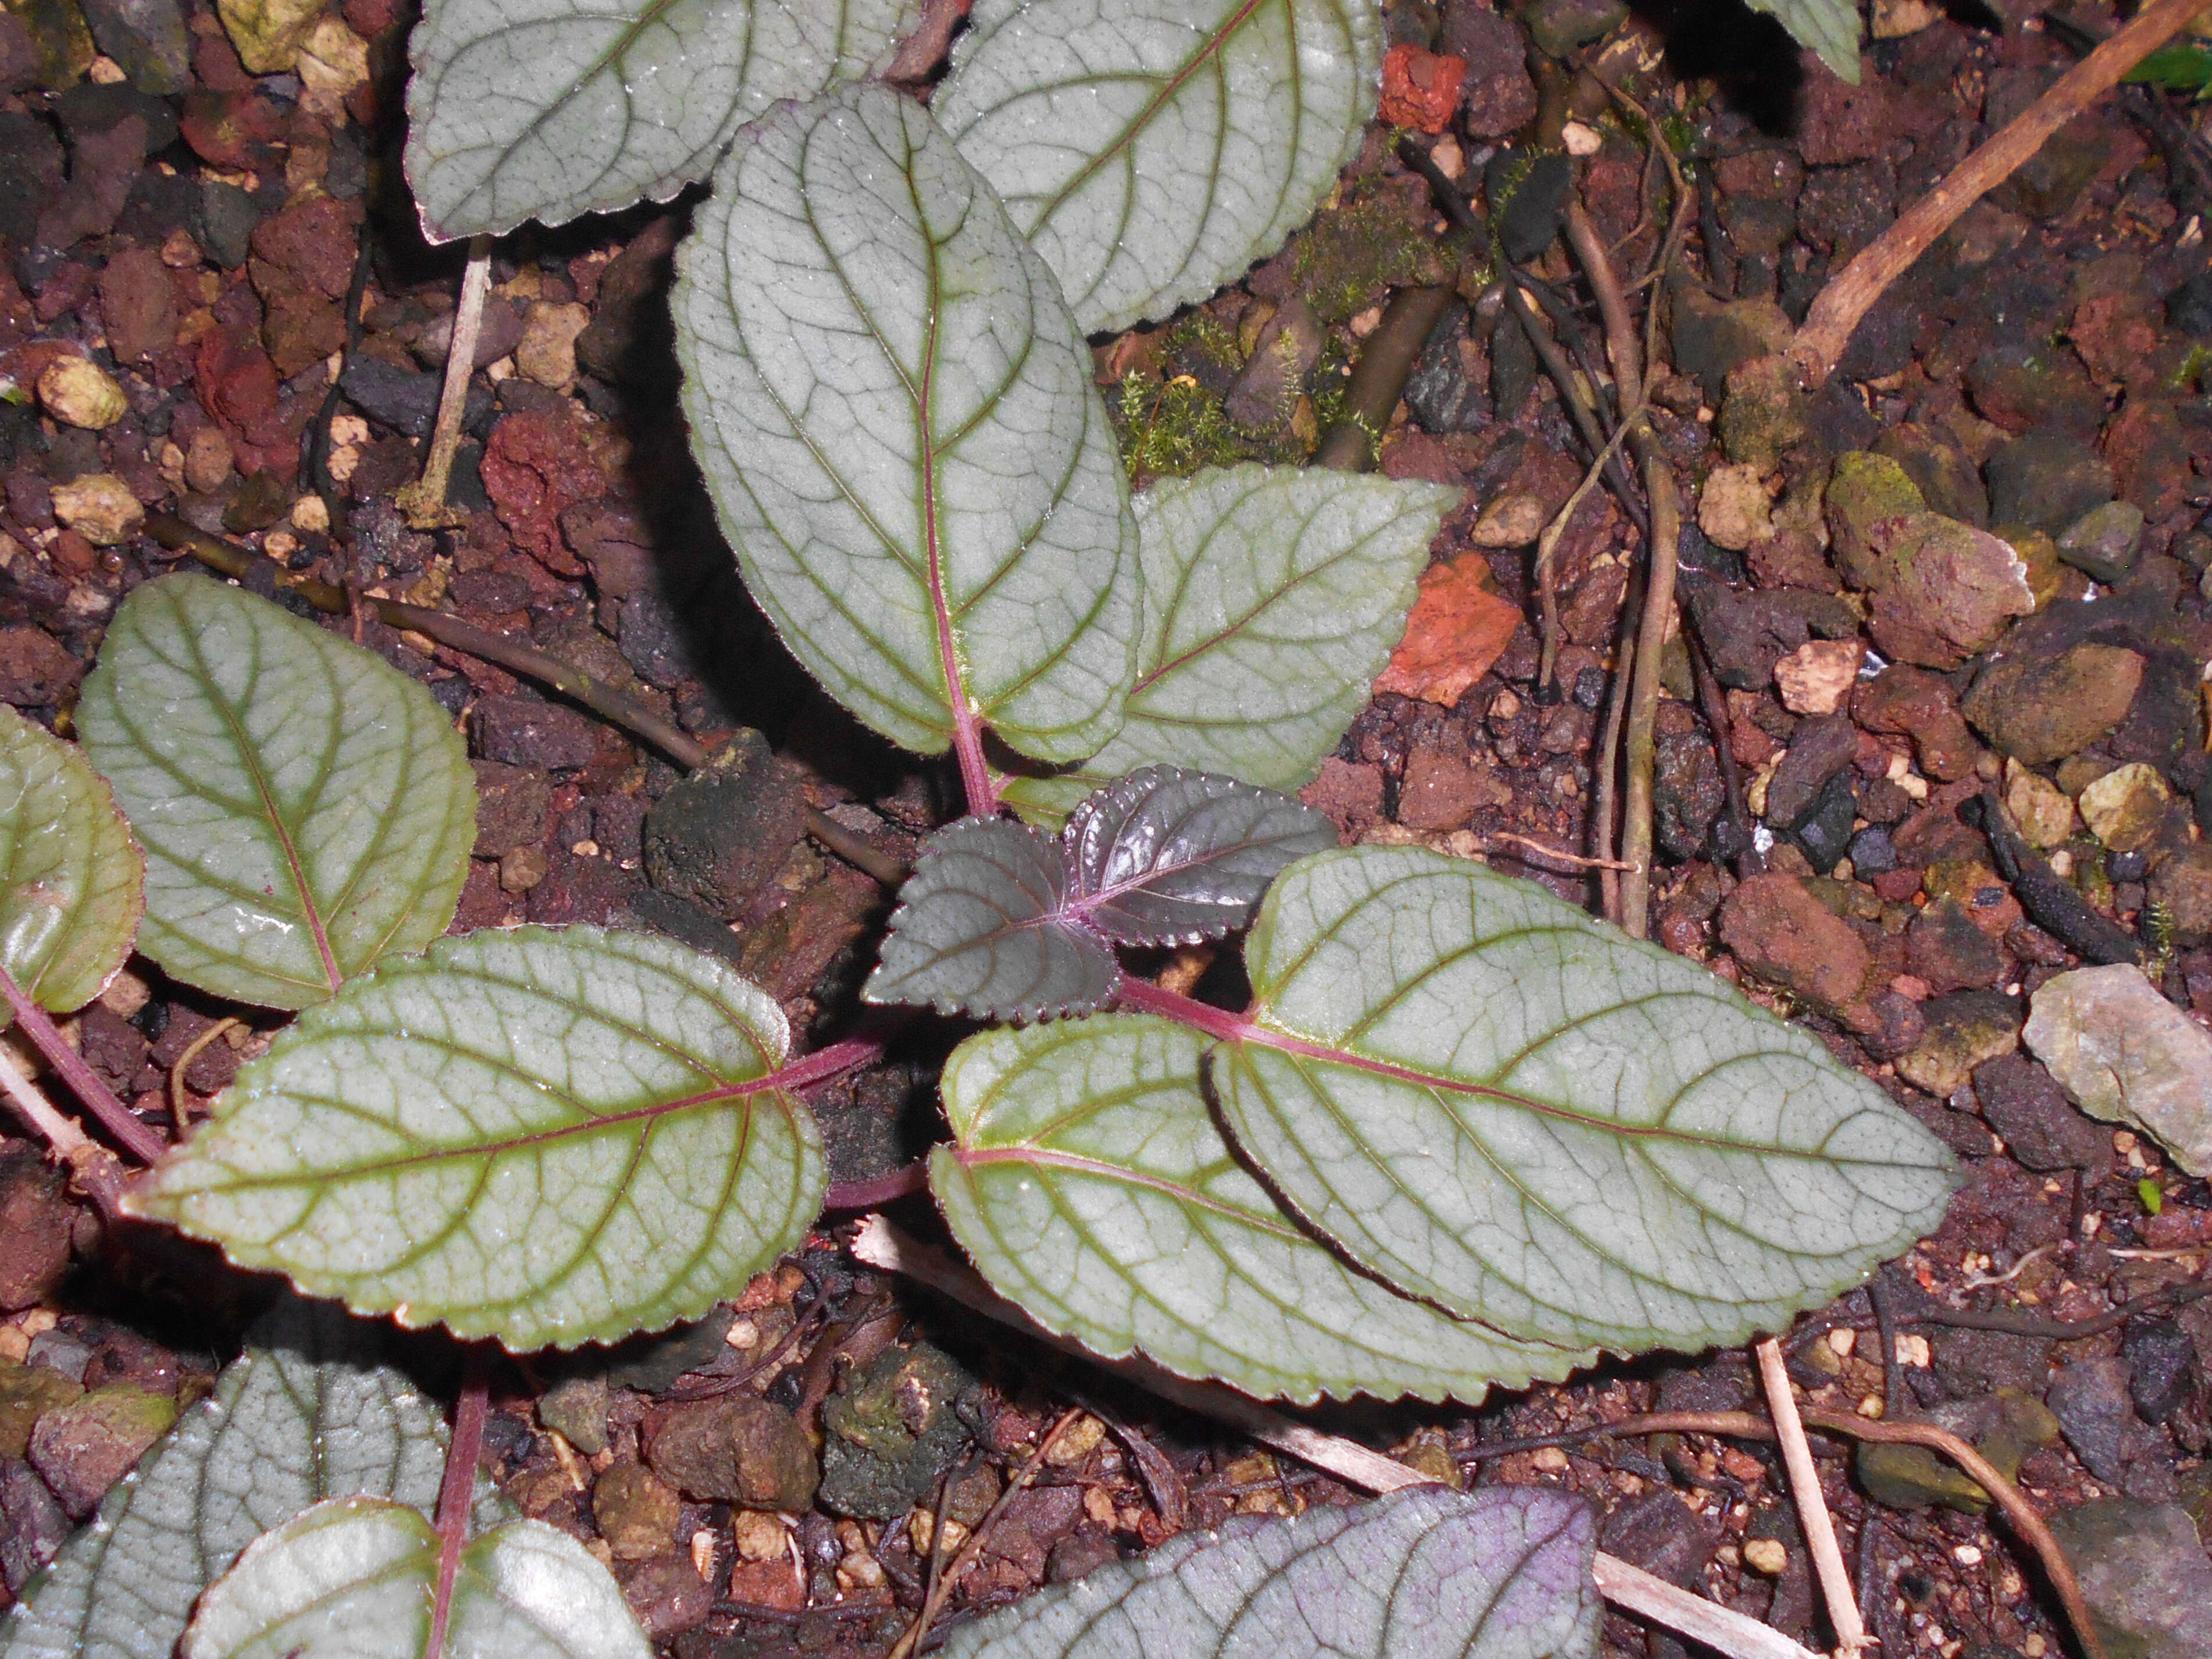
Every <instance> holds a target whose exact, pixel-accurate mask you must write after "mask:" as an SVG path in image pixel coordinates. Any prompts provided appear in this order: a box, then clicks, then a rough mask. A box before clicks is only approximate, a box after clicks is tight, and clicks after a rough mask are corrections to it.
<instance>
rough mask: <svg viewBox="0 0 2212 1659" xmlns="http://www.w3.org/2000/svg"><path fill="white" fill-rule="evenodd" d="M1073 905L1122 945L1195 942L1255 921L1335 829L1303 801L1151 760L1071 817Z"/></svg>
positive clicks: (1332, 841)
mask: <svg viewBox="0 0 2212 1659" xmlns="http://www.w3.org/2000/svg"><path fill="white" fill-rule="evenodd" d="M1064 841H1065V844H1066V852H1067V865H1068V871H1069V874H1070V877H1071V878H1072V880H1073V887H1074V892H1073V896H1072V897H1073V904H1074V905H1075V907H1076V908H1079V910H1080V911H1081V912H1082V913H1083V915H1084V917H1085V920H1086V921H1089V922H1090V923H1091V926H1092V927H1095V928H1097V930H1098V931H1099V932H1100V933H1104V934H1106V935H1107V936H1108V937H1109V938H1110V939H1119V940H1121V942H1122V943H1124V944H1127V945H1190V944H1195V943H1196V942H1197V941H1198V940H1200V939H1218V938H1219V937H1220V936H1221V935H1222V934H1224V933H1229V932H1231V931H1232V930H1233V929H1236V928H1238V927H1243V926H1245V925H1246V924H1247V923H1249V921H1251V920H1252V912H1253V910H1254V909H1255V908H1257V907H1258V905H1259V902H1260V896H1261V894H1262V893H1264V892H1266V891H1267V884H1268V883H1269V882H1271V881H1273V879H1274V878H1275V874H1276V872H1278V871H1279V870H1280V869H1281V868H1282V867H1283V866H1285V865H1286V864H1288V863H1290V861H1291V860H1293V859H1297V858H1303V857H1304V856H1305V855H1306V854H1308V853H1319V852H1323V851H1326V850H1327V849H1328V848H1332V847H1334V846H1335V845H1336V826H1335V825H1334V824H1333V823H1330V822H1329V821H1328V818H1327V817H1324V816H1323V815H1322V814H1321V813H1319V812H1316V811H1314V809H1313V808H1312V807H1310V806H1308V805H1305V804H1304V802H1303V801H1300V800H1297V799H1293V798H1292V797H1291V796H1289V795H1280V794H1277V793H1275V792H1274V791H1273V790H1272V789H1257V788H1255V787H1253V786H1252V785H1250V784H1249V783H1239V782H1237V780H1236V779H1234V778H1225V777H1222V776H1220V775H1218V774H1214V773H1208V772H1190V771H1186V770H1184V769H1182V768H1181V767H1179V766H1147V767H1146V768H1145V769H1143V770H1142V771H1140V772H1132V773H1131V774H1129V775H1128V776H1127V777H1126V778H1116V779H1115V781H1113V782H1112V783H1109V784H1108V785H1107V786H1106V787H1104V788H1103V789H1101V790H1100V791H1099V792H1098V793H1097V794H1095V795H1093V796H1091V798H1090V799H1088V800H1086V801H1085V802H1084V803H1083V805H1080V806H1079V807H1077V808H1076V809H1075V811H1073V813H1071V814H1070V815H1069V817H1068V820H1067V829H1066V832H1065V835H1064Z"/></svg>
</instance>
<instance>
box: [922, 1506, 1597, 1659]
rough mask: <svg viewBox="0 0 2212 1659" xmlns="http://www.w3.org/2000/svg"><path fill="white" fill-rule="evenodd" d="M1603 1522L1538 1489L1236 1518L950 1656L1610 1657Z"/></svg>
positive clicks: (976, 1636) (958, 1634) (1042, 1602)
mask: <svg viewBox="0 0 2212 1659" xmlns="http://www.w3.org/2000/svg"><path fill="white" fill-rule="evenodd" d="M1596 1537H1597V1522H1596V1517H1595V1516H1594V1515H1592V1513H1591V1512H1590V1509H1589V1505H1588V1504H1584V1503H1583V1501H1582V1500H1581V1499H1580V1498H1571V1497H1569V1496H1568V1495H1567V1494H1565V1493H1564V1492H1550V1491H1547V1490H1545V1489H1543V1488H1541V1487H1537V1486H1486V1487H1484V1488H1482V1489H1481V1490H1480V1492H1468V1493H1464V1494H1462V1493H1460V1492H1449V1491H1447V1490H1445V1489H1444V1488H1443V1487H1441V1486H1414V1487H1411V1488H1409V1489H1407V1491H1404V1492H1398V1493H1395V1494H1394V1495H1392V1496H1391V1497H1389V1498H1382V1499H1380V1500H1378V1501H1377V1502H1376V1503H1372V1504H1363V1505H1361V1506H1360V1507H1359V1508H1358V1509H1314V1510H1307V1511H1306V1512H1305V1513H1304V1515H1301V1516H1297V1517H1296V1518H1294V1519H1291V1520H1286V1521H1285V1520H1261V1519H1260V1518H1259V1517H1257V1516H1246V1517H1241V1518H1239V1519H1237V1520H1234V1521H1231V1522H1230V1523H1229V1524H1228V1525H1227V1526H1225V1527H1224V1528H1221V1530H1220V1531H1219V1532H1218V1533H1212V1534H1208V1533H1200V1532H1187V1533H1184V1534H1182V1535H1181V1536H1180V1537H1177V1538H1172V1539H1170V1540H1169V1541H1167V1542H1166V1543H1164V1544H1163V1545H1161V1546H1160V1547H1159V1548H1158V1549H1156V1550H1154V1551H1152V1553H1150V1554H1148V1555H1146V1556H1145V1557H1144V1558H1142V1559H1139V1560H1135V1561H1123V1562H1117V1563H1115V1564H1114V1565H1109V1566H1106V1567H1103V1568H1101V1569H1100V1570H1099V1571H1097V1572H1094V1573H1092V1574H1091V1575H1090V1577H1086V1578H1083V1579H1079V1580H1078V1581H1077V1582H1076V1583H1072V1584H1060V1585H1054V1586H1053V1587H1052V1588H1050V1589H1042V1590H1039V1591H1037V1592H1036V1594H1035V1595H1029V1596H1024V1598H1023V1599H1022V1600H1020V1601H1017V1602H1015V1603H1014V1605H1013V1606H1012V1607H1007V1608H1005V1609H1003V1610H1002V1611H1000V1612H999V1613H994V1614H992V1615H991V1616H990V1617H989V1618H987V1619H983V1620H977V1621H976V1622H975V1623H974V1624H972V1625H965V1626H961V1627H960V1628H959V1629H957V1630H956V1631H954V1632H952V1634H951V1637H950V1638H947V1640H946V1642H945V1650H944V1651H945V1656H946V1659H1123V1656H1127V1655H1130V1654H1143V1655H1145V1656H1146V1659H1230V1656H1232V1655H1259V1654H1264V1655H1266V1656H1267V1659H1595V1654H1596V1652H1597V1638H1598V1626H1599V1622H1600V1620H1601V1618H1602V1617H1603V1614H1604V1607H1603V1606H1602V1604H1601V1602H1600V1601H1599V1600H1598V1593H1597V1586H1596V1583H1595V1581H1594V1580H1593V1578H1592V1577H1591V1574H1590V1568H1591V1564H1592V1562H1593V1560H1594V1559H1595V1553H1596Z"/></svg>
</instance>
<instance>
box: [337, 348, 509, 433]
mask: <svg viewBox="0 0 2212 1659" xmlns="http://www.w3.org/2000/svg"><path fill="white" fill-rule="evenodd" d="M439 382H440V377H439V376H437V375H435V374H416V373H415V372H414V371H413V370H411V369H405V368H398V367H397V366H396V365H394V364H392V363H387V362H385V361H384V360H383V359H382V358H380V357H369V356H362V354H360V353H358V352H356V353H355V354H354V355H352V356H349V357H348V358H347V359H346V366H345V373H344V374H341V375H340V376H339V377H338V390H339V391H340V392H343V394H344V396H345V399H346V401H347V402H348V403H349V404H352V405H353V406H354V407H355V408H356V409H357V410H360V411H361V412H362V414H364V415H366V416H368V418H369V419H371V420H372V421H375V422H380V423H381V424H382V425H385V426H388V427H390V428H392V430H393V431H395V432H399V433H403V434H404V435H406V436H408V437H410V438H427V437H428V436H429V435H430V427H431V423H432V422H434V421H435V419H436V418H437V413H438V393H439ZM492 407H493V403H492V394H491V393H490V392H488V391H486V390H485V389H484V388H483V387H482V386H471V388H470V389H469V401H468V406H467V409H466V410H465V412H464V413H463V415H462V416H461V424H462V426H463V427H464V428H466V429H469V430H472V431H473V430H479V429H481V428H483V424H484V422H487V421H489V420H490V419H491V416H492Z"/></svg>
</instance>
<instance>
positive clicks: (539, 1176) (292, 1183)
mask: <svg viewBox="0 0 2212 1659" xmlns="http://www.w3.org/2000/svg"><path fill="white" fill-rule="evenodd" d="M787 1043H788V1033H787V1028H786V1025H785V1022H784V1018H783V1014H782V1012H781V1010H780V1009H778V1008H777V1006H775V1002H774V1001H773V1000H771V999H770V998H769V995H768V994H767V993H766V992H764V991H762V990H761V989H759V987H757V986H754V985H751V984H749V983H748V982H747V981H744V980H742V979H739V978H738V976H737V975H735V974H734V973H732V971H731V970H730V969H728V968H727V967H726V966H724V965H723V964H722V963H719V962H718V961H716V960H715V959H714V958H713V957H707V956H703V955H701V954H700V953H698V952H696V951H690V950H687V949H685V948H684V946H682V945H677V944H675V943H673V942H672V941H670V940H666V939H659V938H656V937H653V936H650V935H647V934H642V933H612V932H605V931H602V930H601V929H599V928H596V927H567V928H562V929H557V930H556V929H551V928H544V927H520V928H515V929H513V930H509V931H498V932H483V933H471V934H467V935H465V936H464V937H461V938H459V939H441V941H439V942H438V944H436V945H434V946H432V947H431V949H430V950H429V951H427V952H426V953H425V954H423V955H422V956H421V957H413V958H409V959H404V960H400V961H396V962H392V963H387V964H386V966H385V967H384V968H383V969H380V971H379V972H378V973H376V974H375V975H373V976H371V977H369V978H367V979H364V980H362V981H358V982H356V983H354V984H350V985H349V986H348V987H346V988H345V990H344V991H343V993H342V994H340V995H339V996H338V997H337V999H336V1000H333V1001H331V1002H330V1003H327V1004H325V1005H324V1006H320V1007H318V1008H315V1009H311V1010H310V1011H308V1012H307V1014H306V1015H304V1016H303V1017H302V1018H301V1019H300V1021H299V1022H298V1023H297V1024H295V1025H293V1026H292V1027H291V1028H290V1029H289V1030H286V1031H285V1032H283V1034H282V1035H281V1036H278V1037H277V1039H276V1042H275V1044H274V1045H273V1046H272V1047H271V1048H270V1051H269V1053H268V1054H266V1055H264V1057H262V1058H261V1059H259V1060H253V1061H251V1062H249V1063H248V1064H247V1065H246V1066H245V1067H244V1068H242V1069H241V1070H240V1073H239V1076H238V1080H237V1082H236V1083H235V1084H234V1085H232V1087H231V1088H230V1089H229V1090H228V1091H227V1092H226V1093H225V1094H224V1095H223V1096H222V1097H221V1099H220V1100H218V1102H217V1103H216V1113H215V1117H214V1119H213V1120H212V1121H210V1123H209V1124H208V1125H207V1126H206V1127H204V1128H203V1129H202V1130H201V1131H200V1132H199V1133H198V1134H197V1135H196V1136H194V1137H193V1139H191V1141H190V1142H189V1143H188V1144H187V1145H185V1146H184V1147H182V1148H181V1149H179V1151H177V1152H173V1153H172V1154H170V1156H169V1157H168V1158H165V1159H164V1160H163V1161H162V1163H161V1164H160V1165H159V1166H158V1167H157V1168H156V1169H155V1170H154V1172H153V1174H152V1176H150V1178H149V1181H148V1182H146V1183H145V1184H144V1185H143V1187H142V1188H140V1189H139V1190H138V1191H137V1193H136V1194H133V1196H132V1197H131V1200H129V1206H130V1208H131V1210H132V1212H134V1213H137V1214H142V1215H147V1216H153V1217H157V1218H161V1219H163V1220H167V1221H170V1222H173V1223H174V1224H175V1225H177V1226H179V1227H181V1228H182V1229H184V1230H185V1231H187V1232H190V1233H192V1234H195V1235H197V1236H198V1237H204V1238H211V1239H214V1240H216V1241H217V1242H218V1243H221V1244H222V1246H223V1248H224V1249H225V1250H226V1251H227V1252H228V1254H229V1255H230V1256H231V1257H232V1259H233V1260H234V1261H239V1262H241V1263H244V1264H245V1265H246V1266H249V1267H270V1268H276V1269H278V1270H280V1271H282V1272H283V1273H289V1274H290V1275H291V1277H292V1278H293V1279H294V1280H295V1282H296V1283H298V1284H299V1285H301V1286H302V1287H303V1288H305V1289H307V1290H308V1291H313V1292H314V1293H316V1294H318V1295H325V1296H335V1297H343V1299H344V1300H345V1302H346V1303H347V1304H348V1305H349V1306H350V1307H352V1308H354V1309H355V1310H357V1311H359V1312H363V1313H384V1312H390V1313H395V1314H397V1315H398V1317H399V1318H400V1320H401V1322H403V1323H406V1324H410V1325H419V1324H427V1323H429V1322H433V1321H443V1322H445V1323H446V1324H447V1325H448V1326H450V1327H452V1328H453V1330H454V1331H455V1332H457V1333H459V1334H461V1335H463V1336H471V1337H474V1336H495V1337H497V1338H499V1339H500V1340H501V1341H503V1342H505V1343H506V1344H507V1346H510V1347H512V1348H516V1349H524V1348H534V1347H539V1346H545V1345H548V1344H553V1345H557V1346H562V1347H568V1346H574V1344H576V1343H579V1342H583V1341H586V1340H599V1341H612V1340H617V1338H620V1337H623V1336H625V1335H628V1334H630V1333H631V1332H633V1331H638V1330H653V1329H658V1328H661V1327H663V1326H665V1325H669V1324H672V1323H674V1322H676V1321H678V1320H681V1319H689V1318H696V1317H697V1316H700V1315H701V1314H703V1313H704V1312H706V1310H708V1308H709V1307H711V1306H712V1305H713V1304H714V1302H715V1301H717V1300H718V1299H720V1297H726V1296H732V1295H735V1294H736V1293H737V1292H738V1290H739V1289H740V1288H741V1287H742V1286H743V1285H744V1283H745V1281H746V1280H747V1279H750V1277H751V1276H752V1275H753V1274H754V1273H757V1271H759V1270H760V1269H761V1268H763V1267H766V1266H768V1265H769V1263H770V1262H772V1261H775V1259H776V1257H778V1256H779V1255H782V1254H783V1253H784V1252H785V1251H787V1250H788V1249H791V1248H793V1246H794V1245H796V1244H797V1243H798V1242H799V1239H800V1237H802V1236H803V1235H804V1234H805V1229H806V1227H807V1225H808V1224H809V1223H810V1222H811V1221H812V1220H813V1218H814V1217H815V1215H816V1213H817V1211H818V1210H819V1209H820V1207H821V1203H822V1194H823V1184H824V1181H825V1176H824V1172H823V1161H822V1149H821V1142H820V1138H819V1136H818V1134H817V1132H816V1130H815V1127H814V1124H813V1121H812V1120H811V1118H810V1117H809V1116H808V1115H807V1114H806V1111H805V1108H804V1107H803V1106H801V1105H800V1104H799V1103H798V1101H796V1100H795V1099H793V1098H792V1097H789V1096H788V1095H786V1094H785V1093H783V1092H782V1091H781V1090H778V1089H771V1088H763V1087H761V1086H759V1080H760V1079H762V1078H763V1077H765V1076H766V1075H767V1074H768V1073H769V1072H771V1071H772V1070H774V1069H775V1066H777V1065H778V1064H779V1063H780V1062H781V1060H782V1059H783V1057H784V1054H785V1050H786V1048H787Z"/></svg>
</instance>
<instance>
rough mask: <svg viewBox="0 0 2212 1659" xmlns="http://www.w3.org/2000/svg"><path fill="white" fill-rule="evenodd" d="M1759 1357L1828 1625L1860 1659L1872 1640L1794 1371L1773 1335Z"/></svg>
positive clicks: (1756, 1348)
mask: <svg viewBox="0 0 2212 1659" xmlns="http://www.w3.org/2000/svg"><path fill="white" fill-rule="evenodd" d="M1752 1352H1753V1353H1755V1354H1757V1355H1758V1356H1759V1381H1760V1382H1761V1383H1764V1384H1765V1389H1766V1407H1767V1410H1768V1411H1769V1412H1770V1413H1772V1414H1773V1418H1774V1431H1775V1434H1776V1436H1777V1437H1778V1438H1779V1439H1780V1441H1781V1442H1782V1462H1783V1467H1784V1468H1787V1469H1788V1470H1789V1471H1790V1495H1791V1496H1792V1497H1794V1498H1796V1500H1797V1521H1798V1524H1799V1526H1801V1527H1802V1528H1803V1529H1804V1533H1805V1547H1806V1548H1807V1549H1808V1550H1809V1551H1810V1552H1811V1553H1812V1556H1813V1566H1814V1571H1817V1572H1818V1573H1819V1574H1820V1595H1821V1599H1822V1600H1823V1601H1826V1603H1827V1604H1828V1624H1829V1626H1830V1627H1831V1628H1832V1629H1833V1630H1834V1632H1836V1650H1837V1652H1838V1654H1839V1655H1840V1656H1841V1659H1858V1655H1859V1653H1860V1652H1861V1650H1863V1649H1864V1648H1865V1646H1866V1644H1867V1632H1866V1623H1865V1621H1864V1620H1862V1619H1861V1618H1860V1617H1859V1604H1858V1601H1857V1599H1856V1598H1855V1597H1854V1596H1853V1595H1852V1594H1851V1575H1850V1571H1849V1570H1848V1569H1847V1568H1846V1567H1845V1566H1844V1553H1843V1552H1842V1551H1841V1550H1839V1549H1838V1548H1837V1547H1836V1523H1835V1521H1834V1520H1833V1518H1832V1517H1831V1516H1830V1515H1829V1514H1828V1500H1827V1499H1826V1498H1825V1497H1823V1496H1822V1495H1821V1492H1820V1471H1819V1470H1818V1469H1816V1468H1814V1467H1813V1449H1812V1448H1811V1447H1810V1446H1808V1445H1807V1444H1806V1443H1805V1425H1804V1424H1802V1422H1800V1421H1799V1420H1798V1417H1797V1399H1796V1395H1793V1394H1791V1393H1790V1373H1789V1372H1788V1371H1787V1370H1784V1369H1783V1364H1782V1348H1781V1345H1780V1344H1778V1342H1776V1341H1775V1340H1774V1339H1773V1338H1772V1337H1771V1336H1770V1337H1768V1338H1767V1339H1766V1340H1764V1341H1762V1342H1759V1343H1756V1344H1754V1345H1753V1349H1752Z"/></svg>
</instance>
